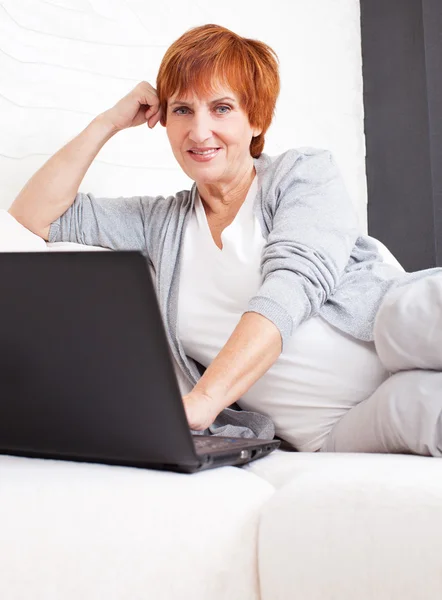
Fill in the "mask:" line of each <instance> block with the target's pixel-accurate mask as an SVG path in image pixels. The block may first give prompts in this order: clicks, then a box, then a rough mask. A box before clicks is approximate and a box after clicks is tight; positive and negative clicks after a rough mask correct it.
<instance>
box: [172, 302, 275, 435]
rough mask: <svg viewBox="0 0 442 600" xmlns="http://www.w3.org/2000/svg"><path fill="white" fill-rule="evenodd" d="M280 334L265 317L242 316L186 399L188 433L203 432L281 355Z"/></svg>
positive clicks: (251, 314)
mask: <svg viewBox="0 0 442 600" xmlns="http://www.w3.org/2000/svg"><path fill="white" fill-rule="evenodd" d="M281 348H282V345H281V334H280V332H279V330H278V328H277V327H276V326H275V325H274V324H273V323H272V322H271V321H269V320H268V319H267V318H266V317H263V316H262V315H260V314H258V313H255V312H247V313H244V314H243V315H242V317H241V320H240V321H239V323H238V325H237V326H236V328H235V330H234V331H233V333H232V335H231V336H230V338H229V339H228V340H227V342H226V344H225V345H224V347H223V348H222V349H221V351H220V352H219V354H218V355H217V356H216V357H215V359H214V360H213V361H212V363H211V364H210V365H209V367H208V368H207V369H206V371H205V372H204V374H203V376H202V377H201V379H200V380H199V381H198V383H197V384H196V385H195V387H194V388H193V390H192V391H191V392H190V394H187V396H184V398H183V401H184V406H185V409H186V413H187V418H188V421H189V425H190V428H191V429H195V430H204V429H206V428H207V427H209V426H210V425H211V424H212V423H213V421H214V420H215V418H216V417H217V415H218V414H219V413H220V412H221V411H222V410H223V409H224V408H226V407H228V406H230V405H231V404H233V403H234V402H236V401H237V400H238V399H239V398H241V396H242V395H243V394H244V393H245V392H246V391H247V390H249V389H250V388H251V387H252V385H253V384H254V383H255V382H256V381H257V380H258V379H259V378H260V377H261V376H262V375H264V373H265V372H266V371H267V370H268V369H269V368H270V367H271V366H272V365H273V363H274V362H275V361H276V359H277V358H278V356H279V355H280V353H281Z"/></svg>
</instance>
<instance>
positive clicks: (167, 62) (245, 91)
mask: <svg viewBox="0 0 442 600" xmlns="http://www.w3.org/2000/svg"><path fill="white" fill-rule="evenodd" d="M278 63H279V60H278V57H277V55H276V53H275V52H274V51H273V50H272V49H271V48H270V47H269V46H267V45H266V44H264V43H263V42H259V41H258V40H251V39H247V38H243V37H240V36H239V35H237V34H236V33H233V32H232V31H230V30H229V29H226V28H225V27H221V26H220V25H202V26H201V27H193V28H192V29H189V30H188V31H186V33H184V34H183V35H182V36H181V37H179V38H178V39H177V40H176V41H175V42H174V43H173V44H172V45H171V46H170V47H169V48H168V50H167V51H166V54H165V55H164V57H163V60H162V61H161V65H160V69H159V71H158V76H157V83H156V86H157V87H156V91H157V94H158V98H159V101H160V107H161V110H162V117H161V124H162V125H163V126H165V125H166V122H167V100H168V98H170V97H171V96H172V95H174V94H177V95H178V96H181V95H182V94H185V93H186V92H193V93H195V94H196V95H197V96H203V97H205V96H208V95H211V94H213V93H214V92H215V89H214V87H215V86H216V85H218V84H221V85H225V86H226V87H228V88H230V89H231V90H232V91H233V92H234V93H235V94H236V95H237V96H238V99H239V102H240V106H241V108H242V109H243V110H244V112H245V113H246V114H247V116H248V119H249V123H250V125H251V127H256V128H258V129H262V131H261V133H260V135H258V136H256V137H254V138H252V141H251V143H250V154H251V155H252V156H253V157H254V158H257V157H259V156H260V154H261V152H262V151H263V148H264V134H265V133H266V131H267V129H268V128H269V127H270V124H271V122H272V118H273V116H274V112H275V105H276V100H277V98H278V95H279V91H280V81H279V70H278Z"/></svg>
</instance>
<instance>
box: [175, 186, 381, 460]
mask: <svg viewBox="0 0 442 600" xmlns="http://www.w3.org/2000/svg"><path fill="white" fill-rule="evenodd" d="M257 185H258V183H257V178H256V177H255V179H254V180H253V183H252V185H251V187H250V189H249V192H248V194H247V197H246V198H245V200H244V202H243V204H242V206H241V208H240V210H239V211H238V213H237V215H236V217H235V219H234V220H233V222H232V223H231V224H230V225H229V226H228V227H226V228H225V229H224V231H223V232H222V234H221V240H222V245H223V248H222V249H220V248H218V246H217V245H216V244H215V242H214V240H213V237H212V234H211V232H210V228H209V225H208V222H207V218H206V213H205V210H204V206H203V204H202V202H201V199H200V198H199V196H198V195H197V198H196V201H195V209H194V212H193V214H192V216H191V218H190V220H189V223H188V226H187V228H186V232H185V237H184V245H183V256H182V263H181V272H180V287H179V299H178V336H179V338H180V339H181V342H182V344H183V347H184V350H185V352H186V354H187V355H188V356H190V357H191V358H193V359H195V360H197V361H198V362H200V363H201V364H202V365H204V366H206V367H207V366H208V365H209V364H210V363H211V362H212V360H213V359H214V358H215V356H216V355H217V354H218V353H219V351H220V350H221V349H222V347H223V346H224V344H225V343H226V342H227V340H228V339H229V337H230V335H231V334H232V332H233V330H234V329H235V327H236V325H237V324H238V322H239V320H240V319H241V316H242V314H243V313H244V311H245V310H246V309H247V305H248V302H249V300H250V298H251V297H252V296H254V295H255V294H256V292H257V290H258V289H259V287H260V285H261V273H260V258H261V252H262V249H263V247H264V244H265V239H264V237H263V235H262V232H261V227H260V224H259V222H258V220H257V218H256V216H255V215H254V213H253V203H254V200H255V196H256V192H257ZM387 376H388V373H387V372H386V371H385V369H384V367H383V366H382V364H381V362H380V361H379V359H378V357H377V354H376V351H375V348H374V344H373V343H371V342H362V341H359V340H356V339H355V338H352V337H350V336H348V335H346V334H344V333H341V332H340V331H339V330H337V329H335V328H334V327H332V326H331V325H329V324H328V323H326V321H324V320H323V319H322V318H321V317H313V318H311V319H308V320H307V321H306V322H304V323H303V324H301V325H300V326H299V327H298V329H297V330H296V331H295V332H294V334H293V335H292V337H291V338H290V339H289V342H288V343H287V344H286V346H285V348H284V351H283V353H282V354H281V355H280V356H279V357H278V359H277V360H276V362H275V363H274V364H273V365H272V366H271V368H270V369H269V370H268V371H267V372H266V373H265V374H264V375H263V376H262V377H261V378H260V379H259V380H258V381H257V382H256V383H255V384H254V385H253V386H252V387H251V388H250V389H249V390H248V392H247V393H246V394H244V395H243V396H242V398H241V399H240V400H238V404H239V405H240V406H241V408H244V409H248V410H253V411H257V412H261V413H263V414H266V415H268V416H269V417H270V418H271V419H272V420H273V422H274V424H275V428H276V434H277V435H278V436H280V437H281V438H283V439H286V440H287V441H288V442H290V443H292V444H293V445H295V446H296V448H297V449H298V450H302V451H315V450H318V449H319V448H320V446H321V445H322V443H323V441H324V440H325V438H326V437H327V434H328V433H329V431H330V430H331V428H332V427H333V425H334V424H335V423H336V422H337V421H338V420H339V418H340V417H341V416H343V415H344V414H345V413H346V412H347V410H348V409H349V408H350V407H351V406H353V405H355V404H357V403H359V402H361V401H362V400H364V399H365V398H366V397H368V396H369V395H370V394H371V393H373V391H374V390H375V389H376V388H377V387H378V386H379V385H380V384H381V383H382V382H383V381H384V380H385V379H386V378H387Z"/></svg>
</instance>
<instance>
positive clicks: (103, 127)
mask: <svg viewBox="0 0 442 600" xmlns="http://www.w3.org/2000/svg"><path fill="white" fill-rule="evenodd" d="M160 118H161V110H160V105H159V100H158V96H157V93H156V90H155V89H154V88H153V87H152V86H151V85H150V84H149V83H147V81H142V82H140V83H139V84H138V85H137V86H136V87H135V88H134V89H133V90H131V91H130V92H129V93H128V94H127V95H126V96H124V98H122V99H121V100H120V101H119V102H117V104H115V106H113V107H112V108H110V109H109V110H107V111H105V112H104V113H101V114H100V115H98V116H97V117H95V119H94V120H93V121H92V122H91V123H90V124H89V125H88V126H87V127H86V128H85V129H84V130H83V131H82V132H81V133H80V134H79V135H77V136H76V137H75V138H74V139H73V140H71V141H70V142H69V143H68V144H66V145H65V146H63V148H61V149H60V150H59V151H58V152H56V153H55V154H54V156H52V157H51V158H50V159H49V160H48V161H47V162H46V163H45V164H44V165H43V166H42V167H41V168H40V169H39V170H38V171H37V172H36V173H35V174H34V175H33V176H32V177H31V179H30V180H29V181H28V182H27V183H26V185H25V186H24V188H23V189H22V190H21V192H20V193H19V195H18V196H17V198H16V199H15V200H14V202H13V203H12V205H11V207H10V208H9V211H8V212H9V213H10V214H11V215H12V216H13V217H14V218H15V219H17V221H19V222H20V223H21V224H22V225H24V227H26V228H27V229H30V230H31V231H32V232H33V233H35V234H37V235H39V236H40V237H42V238H43V239H45V240H48V239H49V229H50V226H51V224H52V223H53V222H54V221H55V220H56V219H58V218H59V217H60V216H61V215H63V214H64V213H65V212H66V211H67V210H68V208H69V207H70V206H71V205H72V204H73V203H74V202H75V198H76V195H77V191H78V188H79V186H80V184H81V182H82V180H83V178H84V176H85V174H86V172H87V170H88V169H89V167H90V165H91V163H92V161H93V160H94V158H95V157H96V156H97V154H98V153H99V152H100V150H101V148H102V147H103V146H104V144H105V143H106V142H107V141H108V140H109V139H110V138H111V137H112V136H113V135H115V134H116V133H117V132H118V131H121V130H122V129H126V128H128V127H137V126H138V125H142V124H143V123H146V122H147V123H148V124H149V127H154V126H155V125H156V124H157V123H158V121H159V120H160Z"/></svg>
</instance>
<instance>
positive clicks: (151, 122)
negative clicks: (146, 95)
mask: <svg viewBox="0 0 442 600" xmlns="http://www.w3.org/2000/svg"><path fill="white" fill-rule="evenodd" d="M145 117H146V121H147V125H148V127H150V129H153V128H154V127H155V125H156V124H157V123H158V121H160V119H161V109H160V108H159V107H158V108H157V109H156V110H155V107H154V106H151V107H150V108H149V110H147V111H146V113H145Z"/></svg>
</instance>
